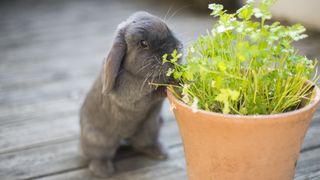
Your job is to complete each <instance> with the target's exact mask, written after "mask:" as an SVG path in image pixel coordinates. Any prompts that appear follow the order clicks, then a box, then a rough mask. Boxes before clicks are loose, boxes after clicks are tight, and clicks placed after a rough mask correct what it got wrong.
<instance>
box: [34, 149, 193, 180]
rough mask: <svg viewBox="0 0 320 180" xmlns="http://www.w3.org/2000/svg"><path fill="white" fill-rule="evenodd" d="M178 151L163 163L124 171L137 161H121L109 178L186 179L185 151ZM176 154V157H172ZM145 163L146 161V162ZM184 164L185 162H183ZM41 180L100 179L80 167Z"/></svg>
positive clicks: (135, 179)
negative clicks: (183, 155)
mask: <svg viewBox="0 0 320 180" xmlns="http://www.w3.org/2000/svg"><path fill="white" fill-rule="evenodd" d="M175 149H177V150H178V151H177V152H171V153H170V154H171V157H170V159H169V160H167V161H164V162H161V163H154V164H152V165H151V166H143V167H139V168H137V169H133V170H129V171H124V170H123V169H122V168H123V167H124V166H129V167H136V166H137V164H136V161H132V160H131V161H130V162H126V163H127V164H121V163H120V162H119V163H117V164H116V168H117V170H118V171H117V173H116V174H115V175H114V176H113V177H111V178H108V179H110V180H150V179H152V180H163V179H168V180H172V179H174V180H185V179H187V178H186V171H185V167H184V165H183V166H181V165H180V164H181V163H180V162H184V161H183V157H182V156H181V155H182V154H183V152H181V150H182V148H181V147H179V148H175ZM172 156H174V157H172ZM144 163H145V162H144ZM183 164H184V163H183ZM40 179H41V180H60V179H61V180H64V179H70V180H73V179H74V180H75V179H92V180H95V179H97V180H98V179H100V178H96V177H93V176H92V174H91V173H90V172H89V171H88V169H79V170H75V171H70V172H66V173H61V174H57V175H53V176H46V177H43V178H40Z"/></svg>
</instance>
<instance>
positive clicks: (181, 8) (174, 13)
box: [168, 4, 191, 23]
mask: <svg viewBox="0 0 320 180" xmlns="http://www.w3.org/2000/svg"><path fill="white" fill-rule="evenodd" d="M190 6H191V4H187V5H185V6H182V7H180V8H179V9H177V10H176V11H175V12H173V14H172V15H171V16H170V17H169V18H168V23H169V21H170V20H171V19H172V18H173V17H174V16H175V15H176V14H177V13H178V12H180V11H181V10H183V9H185V8H188V7H190Z"/></svg>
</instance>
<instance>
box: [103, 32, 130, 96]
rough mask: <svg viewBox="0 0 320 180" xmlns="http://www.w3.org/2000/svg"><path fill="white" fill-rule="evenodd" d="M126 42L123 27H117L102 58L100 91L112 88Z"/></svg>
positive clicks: (124, 51) (107, 90) (108, 90)
mask: <svg viewBox="0 0 320 180" xmlns="http://www.w3.org/2000/svg"><path fill="white" fill-rule="evenodd" d="M126 51H127V44H126V41H125V37H124V28H123V27H122V28H119V30H118V32H117V34H116V37H115V39H114V42H113V45H112V48H111V50H110V52H109V54H108V56H107V57H106V58H105V59H104V65H103V73H102V84H103V87H102V93H108V92H110V91H111V90H112V88H113V86H114V84H115V80H116V78H117V76H118V73H119V71H120V65H121V63H122V61H123V59H124V57H125V53H126Z"/></svg>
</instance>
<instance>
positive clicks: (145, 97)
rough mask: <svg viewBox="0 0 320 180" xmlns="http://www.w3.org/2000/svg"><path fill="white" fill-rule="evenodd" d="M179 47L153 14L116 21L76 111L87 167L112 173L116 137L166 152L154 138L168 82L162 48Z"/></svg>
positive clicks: (156, 153) (157, 153)
mask: <svg viewBox="0 0 320 180" xmlns="http://www.w3.org/2000/svg"><path fill="white" fill-rule="evenodd" d="M174 49H177V50H178V51H179V52H180V51H181V49H182V44H181V43H180V41H179V40H178V39H177V38H175V37H174V35H173V33H172V32H171V30H170V29H169V28H168V27H167V25H166V24H165V23H164V22H163V21H162V20H161V19H159V18H157V17H155V16H153V15H151V14H149V13H146V12H137V13H134V14H133V15H132V16H130V17H129V18H128V19H127V20H126V21H125V22H123V23H121V24H120V25H119V26H118V29H117V32H116V36H115V39H114V42H113V45H112V48H111V50H110V51H109V54H108V56H107V58H105V60H104V65H103V70H102V71H101V73H100V74H99V76H98V78H97V79H96V81H95V83H94V85H93V87H92V88H91V90H90V91H89V93H88V94H87V97H86V98H85V101H84V103H83V105H82V107H81V111H80V125H81V146H82V150H83V153H84V155H85V156H86V157H87V158H88V159H89V160H90V163H89V169H90V170H91V172H92V173H93V174H95V175H96V176H100V177H108V176H110V175H112V174H113V173H114V167H113V164H112V159H113V157H114V155H115V153H116V151H117V149H118V147H119V145H120V143H121V142H122V141H124V140H125V141H127V142H129V143H130V144H131V145H132V146H133V147H134V149H135V150H137V151H139V152H142V153H144V154H146V155H148V156H150V157H153V158H156V159H166V158H167V154H166V152H165V150H164V148H163V147H162V146H161V144H160V142H159V141H158V134H159V129H160V126H161V124H162V118H161V116H160V110H161V106H162V102H163V100H164V98H165V88H164V87H160V88H155V86H151V85H149V84H148V82H153V83H161V84H163V83H169V81H170V78H168V77H166V75H165V74H166V71H167V70H168V68H169V67H171V66H172V64H169V63H165V64H162V56H163V54H166V53H167V54H171V53H172V52H173V50H174Z"/></svg>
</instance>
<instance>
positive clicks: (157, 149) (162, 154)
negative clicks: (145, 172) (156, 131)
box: [135, 144, 168, 160]
mask: <svg viewBox="0 0 320 180" xmlns="http://www.w3.org/2000/svg"><path fill="white" fill-rule="evenodd" d="M135 149H136V150H137V151H138V152H141V153H143V154H145V155H147V156H149V157H150V158H153V159H158V160H165V159H168V153H167V152H166V150H165V149H164V148H163V146H162V145H161V144H157V145H153V146H147V147H135Z"/></svg>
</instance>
